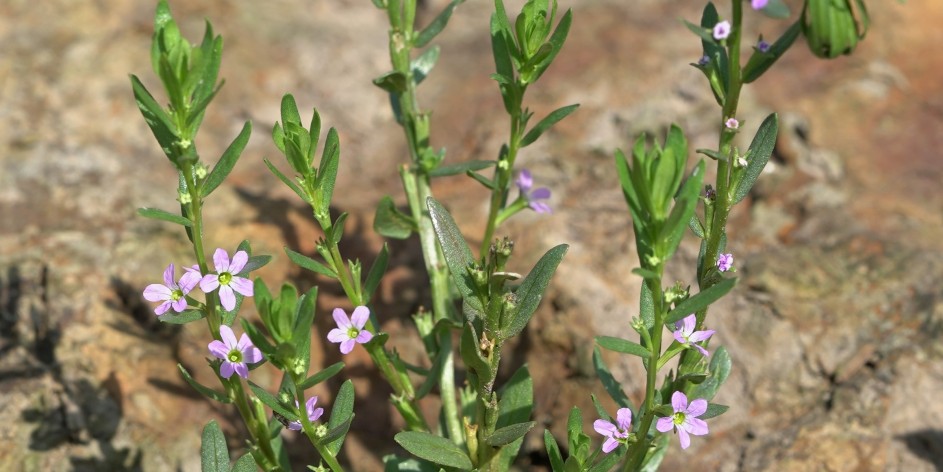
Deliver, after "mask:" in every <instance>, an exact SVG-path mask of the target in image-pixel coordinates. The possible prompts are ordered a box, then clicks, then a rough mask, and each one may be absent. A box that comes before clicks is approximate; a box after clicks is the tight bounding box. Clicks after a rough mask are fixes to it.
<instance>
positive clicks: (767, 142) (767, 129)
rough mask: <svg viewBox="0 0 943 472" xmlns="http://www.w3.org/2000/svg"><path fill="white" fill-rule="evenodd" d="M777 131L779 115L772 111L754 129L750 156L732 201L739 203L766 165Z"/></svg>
mask: <svg viewBox="0 0 943 472" xmlns="http://www.w3.org/2000/svg"><path fill="white" fill-rule="evenodd" d="M778 133H779V116H778V115H777V114H775V113H772V114H770V115H769V116H767V117H766V119H765V120H763V123H762V124H761V125H760V128H759V129H758V130H757V131H756V136H754V137H753V142H751V143H750V149H749V157H750V158H749V160H748V164H747V168H746V170H745V171H744V172H743V177H741V179H740V183H739V184H738V185H737V187H736V192H735V193H734V194H733V198H732V200H733V202H734V203H739V202H740V201H742V200H743V199H744V197H746V196H747V194H748V193H750V189H751V188H753V184H754V183H756V179H757V178H759V176H760V174H761V173H762V172H763V168H764V167H766V163H767V162H769V158H770V156H772V155H773V148H775V147H776V136H777V135H778Z"/></svg>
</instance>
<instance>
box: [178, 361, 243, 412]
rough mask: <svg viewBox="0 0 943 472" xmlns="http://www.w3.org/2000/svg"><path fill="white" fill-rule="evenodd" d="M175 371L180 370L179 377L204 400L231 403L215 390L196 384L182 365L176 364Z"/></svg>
mask: <svg viewBox="0 0 943 472" xmlns="http://www.w3.org/2000/svg"><path fill="white" fill-rule="evenodd" d="M177 369H179V370H180V375H182V376H183V380H186V381H187V383H188V384H190V386H191V387H193V389H194V390H196V391H197V392H200V393H201V394H203V396H205V397H206V398H209V399H210V400H215V401H218V402H220V403H232V400H231V399H230V398H229V397H227V396H226V395H224V394H222V393H219V392H217V391H216V390H213V389H211V388H209V387H207V386H205V385H203V384H201V383H199V382H197V381H196V379H194V378H193V376H191V375H190V372H187V369H186V368H184V367H183V365H182V364H177Z"/></svg>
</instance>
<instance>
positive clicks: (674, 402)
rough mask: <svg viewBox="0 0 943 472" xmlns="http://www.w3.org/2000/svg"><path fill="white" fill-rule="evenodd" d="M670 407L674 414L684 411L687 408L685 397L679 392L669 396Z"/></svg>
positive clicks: (686, 398)
mask: <svg viewBox="0 0 943 472" xmlns="http://www.w3.org/2000/svg"><path fill="white" fill-rule="evenodd" d="M671 407H672V408H674V410H675V412H679V411H685V410H686V409H687V408H688V397H687V395H685V394H684V393H682V392H680V391H678V392H675V393H673V394H671Z"/></svg>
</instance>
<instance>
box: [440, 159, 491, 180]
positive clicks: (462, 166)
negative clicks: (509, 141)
mask: <svg viewBox="0 0 943 472" xmlns="http://www.w3.org/2000/svg"><path fill="white" fill-rule="evenodd" d="M495 164H496V161H467V162H459V163H458V164H449V165H444V166H439V167H436V168H435V169H434V170H432V171H431V172H429V177H445V176H449V175H458V174H464V173H466V172H474V171H476V170H482V169H487V168H489V167H494V165H495Z"/></svg>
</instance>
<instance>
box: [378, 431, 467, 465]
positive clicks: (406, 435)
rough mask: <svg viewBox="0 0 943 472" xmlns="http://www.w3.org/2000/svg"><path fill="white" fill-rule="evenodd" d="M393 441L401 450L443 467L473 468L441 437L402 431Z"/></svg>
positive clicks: (451, 443) (450, 442) (462, 453)
mask: <svg viewBox="0 0 943 472" xmlns="http://www.w3.org/2000/svg"><path fill="white" fill-rule="evenodd" d="M393 439H394V440H395V441H396V442H397V443H398V444H399V445H400V446H403V449H406V450H407V451H409V453H410V454H413V455H414V456H416V457H419V458H420V459H425V460H427V461H429V462H433V463H435V464H439V465H442V466H445V467H454V468H456V469H463V470H470V469H472V468H473V466H472V462H471V460H470V459H469V458H468V455H467V454H465V452H464V451H462V450H461V449H460V448H459V447H458V446H456V445H455V443H453V442H452V441H449V440H448V439H446V438H443V437H441V436H435V435H433V434H430V433H426V432H422V431H403V432H401V433H398V434H397V435H396V436H394V437H393Z"/></svg>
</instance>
